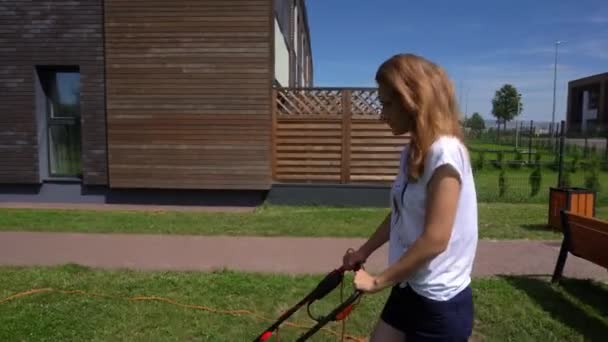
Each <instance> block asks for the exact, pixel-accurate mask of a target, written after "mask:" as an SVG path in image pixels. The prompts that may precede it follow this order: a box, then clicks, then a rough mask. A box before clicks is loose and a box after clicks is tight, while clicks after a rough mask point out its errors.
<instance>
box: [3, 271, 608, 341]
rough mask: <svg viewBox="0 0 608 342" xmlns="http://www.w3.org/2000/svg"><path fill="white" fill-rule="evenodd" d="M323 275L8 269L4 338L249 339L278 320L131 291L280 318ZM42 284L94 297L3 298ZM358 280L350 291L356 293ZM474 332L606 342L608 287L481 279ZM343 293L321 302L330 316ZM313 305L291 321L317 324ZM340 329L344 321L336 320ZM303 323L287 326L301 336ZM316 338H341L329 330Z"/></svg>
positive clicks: (367, 316)
mask: <svg viewBox="0 0 608 342" xmlns="http://www.w3.org/2000/svg"><path fill="white" fill-rule="evenodd" d="M319 280H320V276H286V275H262V274H247V273H236V272H217V273H195V272H181V273H178V272H168V273H160V272H135V271H101V270H91V269H87V268H83V267H79V266H72V265H70V266H62V267H56V268H15V267H10V268H8V267H3V268H0V284H2V286H1V287H0V327H1V328H0V340H2V341H68V340H79V341H85V340H86V341H117V340H120V341H201V340H202V341H248V340H251V339H253V338H254V337H255V336H256V335H257V334H258V333H260V332H261V331H262V330H263V329H264V328H266V326H267V325H268V324H269V322H268V321H264V320H261V319H256V317H255V316H252V315H247V314H245V315H242V316H232V315H229V314H222V313H211V312H208V311H203V310H197V309H194V308H187V307H181V306H176V305H172V304H169V303H166V302H160V301H135V300H127V299H125V298H130V297H136V296H160V297H165V298H168V299H171V300H173V301H176V302H178V303H182V304H191V305H196V306H199V308H200V307H203V306H204V307H210V308H214V309H218V310H240V309H243V310H251V311H253V312H254V313H255V314H257V315H261V316H264V317H265V318H267V319H269V320H273V319H275V318H276V317H278V316H279V315H280V313H281V312H282V310H285V309H287V308H288V307H290V306H291V305H293V304H294V303H295V302H297V301H298V300H299V299H301V298H302V297H303V296H304V294H305V293H307V292H308V291H310V290H311V289H312V288H313V287H314V286H315V285H316V284H317V282H318V281H319ZM34 288H52V289H56V290H67V291H71V290H83V291H86V293H89V294H96V295H97V296H91V295H86V294H79V293H73V294H66V293H61V292H43V293H37V294H32V295H28V296H23V297H19V298H16V299H13V300H9V301H5V302H2V299H3V298H6V297H9V296H11V295H14V294H16V293H19V292H22V291H27V290H30V289H34ZM350 289H351V288H350V278H349V279H348V283H347V286H346V287H345V295H348V294H349V293H350V291H351V290H350ZM473 289H474V300H475V309H476V327H475V335H476V336H478V337H480V338H481V339H483V340H486V341H507V340H511V341H522V340H532V341H540V340H542V341H584V340H602V339H603V338H605V336H606V331H608V318H607V317H608V309H607V308H608V287H606V286H605V285H601V284H598V283H592V282H588V281H576V280H566V281H565V282H564V283H563V285H561V286H551V285H549V284H548V283H547V282H546V280H544V279H543V280H540V279H533V278H520V277H507V278H490V279H475V280H474V282H473ZM338 295H339V290H336V291H334V293H332V294H331V295H330V296H328V297H327V298H326V299H324V300H323V301H322V302H320V303H317V304H315V305H313V307H312V312H313V313H315V314H323V313H326V312H327V310H329V309H330V308H331V307H333V306H334V305H335V304H336V303H337V301H338ZM386 295H387V293H386V292H384V293H380V294H376V295H373V296H364V297H363V298H362V300H361V302H360V304H359V305H358V306H357V307H356V308H355V310H354V311H353V312H352V314H351V316H350V317H349V319H348V321H347V324H346V329H347V333H348V334H350V335H354V336H365V335H367V334H368V333H369V331H370V330H371V328H372V326H373V324H374V322H375V321H376V317H377V315H378V314H379V311H380V309H381V306H382V304H383V301H384V299H385V298H386ZM305 312H306V308H303V310H300V312H299V313H298V314H297V315H296V316H295V317H294V319H293V320H292V322H295V323H297V324H301V325H305V326H309V325H310V324H311V323H312V322H311V321H310V320H309V319H308V317H307V316H306V313H305ZM327 327H328V328H330V329H332V330H333V331H339V325H337V324H330V325H328V326H327ZM302 331H303V330H300V329H298V328H293V327H284V328H283V329H281V331H280V334H281V340H284V341H292V340H294V339H295V336H296V335H298V334H300V333H302ZM314 337H315V338H313V339H311V341H336V340H337V338H336V336H334V335H332V334H330V333H328V332H325V331H321V332H319V333H317V334H316V335H315V336H314Z"/></svg>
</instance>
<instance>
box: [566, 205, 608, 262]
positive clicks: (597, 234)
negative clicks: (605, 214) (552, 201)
mask: <svg viewBox="0 0 608 342" xmlns="http://www.w3.org/2000/svg"><path fill="white" fill-rule="evenodd" d="M562 215H563V219H564V222H563V223H564V228H565V230H564V234H566V238H567V239H568V240H569V251H570V253H572V254H574V255H576V256H578V257H580V258H583V259H585V260H588V261H591V262H593V263H595V264H597V265H600V266H603V267H607V268H608V221H603V220H599V219H597V218H593V217H588V216H581V215H577V214H572V213H570V212H563V214H562Z"/></svg>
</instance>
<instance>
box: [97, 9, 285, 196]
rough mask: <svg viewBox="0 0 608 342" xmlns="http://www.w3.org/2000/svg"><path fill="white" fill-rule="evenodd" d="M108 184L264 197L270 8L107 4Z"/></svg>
mask: <svg viewBox="0 0 608 342" xmlns="http://www.w3.org/2000/svg"><path fill="white" fill-rule="evenodd" d="M105 3H106V5H105V22H106V58H107V101H108V109H107V111H108V139H109V141H110V143H109V164H110V165H109V169H110V185H111V187H115V188H125V187H132V188H192V189H268V188H269V187H270V185H271V182H272V179H271V159H270V151H271V146H270V139H271V137H270V135H271V125H272V123H271V108H272V105H271V101H272V99H271V97H272V96H271V86H272V75H273V70H274V66H273V61H272V56H273V51H272V41H273V39H274V38H273V35H272V32H273V24H274V23H273V21H272V18H273V16H272V3H273V1H272V0H258V1H255V0H253V1H245V0H206V1H199V0H175V1H162V0H130V1H122V0H106V2H105Z"/></svg>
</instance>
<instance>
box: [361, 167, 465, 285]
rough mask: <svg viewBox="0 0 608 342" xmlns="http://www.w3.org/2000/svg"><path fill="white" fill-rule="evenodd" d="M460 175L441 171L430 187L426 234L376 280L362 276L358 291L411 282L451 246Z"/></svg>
mask: <svg viewBox="0 0 608 342" xmlns="http://www.w3.org/2000/svg"><path fill="white" fill-rule="evenodd" d="M460 187H461V184H460V181H459V175H458V173H457V172H456V171H455V170H454V169H453V168H452V167H451V166H448V165H444V166H441V167H439V168H437V170H436V171H435V173H434V174H433V177H432V178H431V180H430V181H429V184H428V197H427V212H426V222H425V225H424V230H423V233H422V234H421V235H420V237H419V238H418V239H417V240H416V241H415V242H414V243H413V244H412V246H411V247H410V248H409V249H408V250H407V251H406V252H405V253H404V254H403V256H401V258H400V259H399V260H398V261H397V262H395V263H394V264H393V265H391V266H390V267H389V268H387V269H386V270H385V271H384V272H382V273H381V274H379V275H378V276H376V277H372V276H371V275H369V274H367V273H365V272H359V274H358V275H357V277H358V278H359V279H357V277H356V278H355V285H356V286H357V288H359V289H361V290H363V291H366V292H376V291H379V290H382V289H384V288H387V287H390V286H393V285H395V284H397V283H399V282H401V281H403V280H404V279H407V278H408V277H409V276H410V275H411V274H413V273H414V272H415V271H416V270H417V269H418V268H419V267H420V266H422V265H423V264H424V263H426V262H428V261H429V260H431V259H432V258H434V257H435V256H437V255H439V254H441V253H442V252H443V251H445V249H446V248H447V246H448V242H449V241H450V237H451V235H452V226H453V225H454V219H455V217H456V208H457V206H458V197H459V194H460Z"/></svg>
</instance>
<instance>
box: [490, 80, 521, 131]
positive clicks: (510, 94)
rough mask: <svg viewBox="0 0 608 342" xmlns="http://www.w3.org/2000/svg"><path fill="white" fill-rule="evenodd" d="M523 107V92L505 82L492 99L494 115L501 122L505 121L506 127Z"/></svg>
mask: <svg viewBox="0 0 608 342" xmlns="http://www.w3.org/2000/svg"><path fill="white" fill-rule="evenodd" d="M522 109H523V105H522V103H521V94H520V93H519V92H518V91H517V89H515V87H514V86H512V85H510V84H505V85H504V86H502V88H500V89H499V90H497V91H496V93H495V94H494V98H493V99H492V115H494V116H495V117H496V119H497V120H498V121H499V122H501V123H503V125H504V127H505V128H506V126H507V122H509V121H511V120H513V118H515V117H516V116H518V115H519V113H521V111H522ZM499 127H500V126H499Z"/></svg>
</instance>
